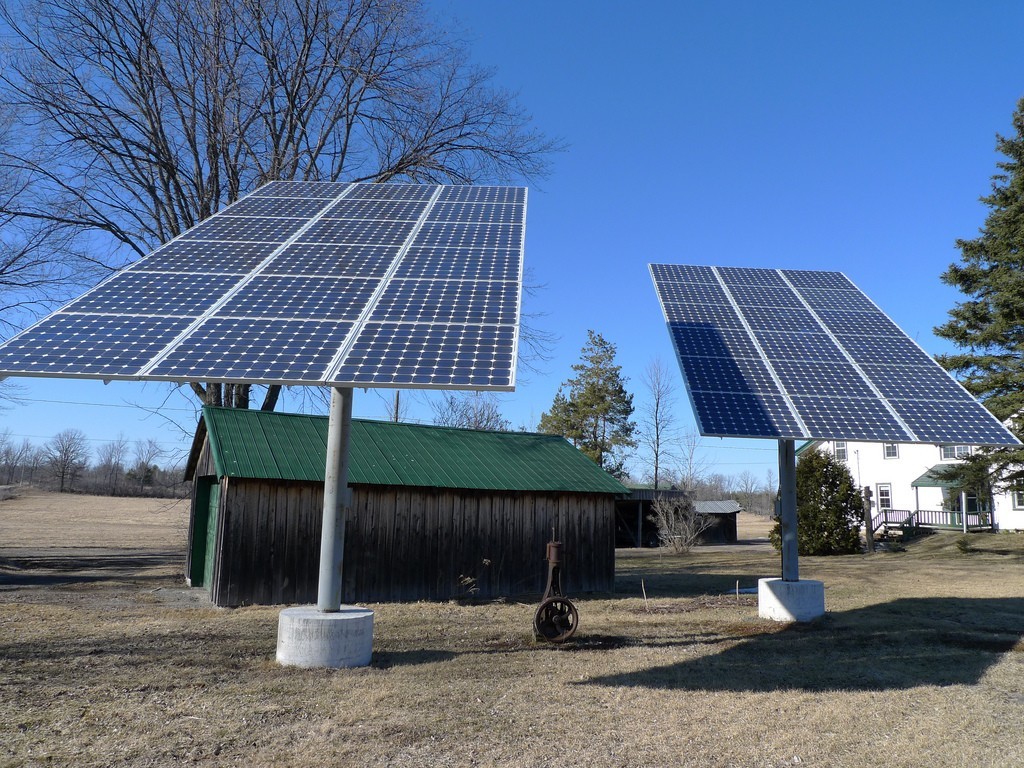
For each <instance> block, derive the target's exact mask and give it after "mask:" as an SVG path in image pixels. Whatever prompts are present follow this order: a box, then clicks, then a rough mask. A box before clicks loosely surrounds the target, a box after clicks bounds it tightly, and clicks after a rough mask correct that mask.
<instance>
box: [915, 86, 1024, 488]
mask: <svg viewBox="0 0 1024 768" xmlns="http://www.w3.org/2000/svg"><path fill="white" fill-rule="evenodd" d="M1013 129H1014V135H1012V136H1009V137H1007V136H1001V135H997V136H996V149H997V150H998V151H999V152H1000V153H1001V154H1002V155H1003V156H1004V157H1005V159H1004V160H1001V161H1000V162H998V163H996V167H997V168H998V169H999V172H998V173H996V174H995V175H994V176H993V177H992V191H991V193H990V194H988V195H985V196H984V197H982V198H981V202H983V203H984V204H985V205H986V206H988V208H989V213H988V215H987V217H986V219H985V225H984V226H983V227H982V228H981V231H980V234H979V236H978V237H976V238H974V239H973V240H957V242H956V245H957V248H959V249H960V254H961V261H960V263H955V264H951V265H950V267H949V269H947V270H946V272H945V273H943V275H942V281H943V282H944V283H946V284H947V285H951V286H953V287H955V288H958V289H959V290H960V291H961V292H963V293H964V294H965V295H966V297H967V298H966V299H965V300H964V301H962V302H960V303H959V304H957V305H956V307H954V308H953V309H951V310H950V311H949V317H950V319H949V320H948V321H947V322H946V323H945V324H944V325H941V326H939V327H938V328H936V329H935V333H936V334H937V335H939V336H940V337H942V338H944V339H949V340H950V341H952V342H953V343H954V344H956V346H957V347H959V348H960V349H961V350H963V351H962V352H959V353H957V354H950V355H941V356H940V357H939V362H940V363H941V364H942V365H943V366H944V367H945V368H946V369H947V370H948V371H950V372H952V373H953V374H954V375H956V376H957V377H958V378H959V379H960V381H961V382H962V383H963V385H964V386H965V387H966V388H967V389H968V390H969V391H970V392H971V393H972V394H973V395H974V396H975V397H978V398H979V399H980V400H981V401H982V402H983V403H984V404H985V406H986V407H987V408H988V409H989V410H990V411H992V413H993V414H995V416H996V417H997V418H999V419H1001V420H1004V421H1006V420H1007V419H1010V421H1009V426H1010V429H1011V430H1012V431H1013V432H1014V433H1015V434H1017V435H1018V436H1020V435H1021V434H1022V428H1024V419H1022V418H1021V415H1022V412H1024V99H1021V100H1020V101H1019V102H1018V103H1017V109H1016V111H1015V112H1014V113H1013ZM1021 466H1024V449H1014V448H999V449H986V450H982V451H978V452H976V453H975V454H974V455H973V456H972V457H971V458H970V459H969V460H968V462H967V466H965V467H963V468H962V469H958V470H955V471H954V472H953V474H955V475H957V476H958V477H957V478H954V477H949V479H959V481H960V484H961V485H962V486H963V487H965V488H972V489H973V490H977V491H979V492H985V491H986V490H987V489H986V488H985V485H986V483H985V479H986V478H987V477H992V478H998V479H999V480H1000V481H1001V482H1002V483H1003V484H1007V485H1014V484H1018V483H1019V482H1020V481H1021V479H1024V473H1022V472H1021V470H1020V469H1019V468H1020V467H1021Z"/></svg>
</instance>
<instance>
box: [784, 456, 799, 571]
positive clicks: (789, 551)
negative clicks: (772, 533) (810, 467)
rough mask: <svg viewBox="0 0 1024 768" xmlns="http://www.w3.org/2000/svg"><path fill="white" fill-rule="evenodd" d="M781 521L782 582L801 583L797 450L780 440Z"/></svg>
mask: <svg viewBox="0 0 1024 768" xmlns="http://www.w3.org/2000/svg"><path fill="white" fill-rule="evenodd" d="M779 521H780V523H781V525H780V527H781V528H782V580H783V581H800V561H799V555H798V548H797V538H796V527H797V518H796V448H795V447H794V442H793V441H792V440H779Z"/></svg>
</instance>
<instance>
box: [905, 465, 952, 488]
mask: <svg viewBox="0 0 1024 768" xmlns="http://www.w3.org/2000/svg"><path fill="white" fill-rule="evenodd" d="M951 466H952V465H951V464H936V465H935V466H934V467H932V468H931V469H929V470H928V471H927V472H925V473H924V474H923V475H921V476H920V477H919V478H917V480H915V481H914V482H912V483H911V484H910V487H911V488H956V487H957V484H956V483H955V482H952V481H950V480H944V479H943V478H942V477H941V474H942V473H943V472H944V471H945V470H947V469H949V467H951Z"/></svg>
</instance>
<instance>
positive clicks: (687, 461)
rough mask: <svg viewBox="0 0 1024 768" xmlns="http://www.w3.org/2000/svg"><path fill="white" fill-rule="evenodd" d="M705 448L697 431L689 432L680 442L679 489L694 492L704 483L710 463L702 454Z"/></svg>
mask: <svg viewBox="0 0 1024 768" xmlns="http://www.w3.org/2000/svg"><path fill="white" fill-rule="evenodd" d="M703 447H704V446H703V445H702V443H701V437H700V435H699V434H698V433H697V431H696V430H692V429H691V430H689V431H687V432H685V433H684V434H683V436H682V437H681V438H680V440H679V449H680V454H681V455H680V457H679V469H678V474H679V487H680V488H683V489H684V490H692V489H694V488H696V487H697V486H698V485H699V484H700V483H702V482H703V481H704V479H705V478H706V476H707V473H708V467H709V462H708V460H707V458H706V457H705V456H704V455H703V454H702V453H701V450H702V448H703Z"/></svg>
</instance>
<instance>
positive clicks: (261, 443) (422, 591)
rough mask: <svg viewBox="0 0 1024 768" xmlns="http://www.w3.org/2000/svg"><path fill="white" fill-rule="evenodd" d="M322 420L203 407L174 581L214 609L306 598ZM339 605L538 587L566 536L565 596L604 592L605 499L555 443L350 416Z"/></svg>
mask: <svg viewBox="0 0 1024 768" xmlns="http://www.w3.org/2000/svg"><path fill="white" fill-rule="evenodd" d="M326 451H327V418H326V417H322V416H308V415H299V414H282V413H272V412H267V411H256V410H246V409H236V408H214V407H205V408H203V413H202V418H201V420H200V423H199V427H198V429H197V430H196V435H195V439H194V441H193V445H192V451H191V453H190V456H189V462H188V466H187V469H186V476H187V477H188V478H189V479H191V480H193V481H194V482H193V497H192V514H191V524H190V527H189V548H188V560H187V564H186V576H187V578H188V580H189V581H190V583H191V584H192V585H193V586H203V587H205V588H207V589H209V590H210V595H211V599H212V600H213V602H214V603H216V604H217V605H224V606H231V605H245V604H252V603H256V604H285V603H309V602H315V601H316V590H317V575H318V558H319V551H320V550H319V547H320V525H321V517H322V505H323V481H324V466H325V456H326ZM349 485H350V487H351V488H352V509H351V515H350V518H349V520H348V521H347V524H346V534H345V555H344V563H345V565H344V567H345V573H344V575H343V590H344V599H345V600H347V601H351V602H369V601H389V600H420V599H436V600H444V599H451V598H456V597H479V598H493V597H499V596H509V595H515V594H523V593H531V592H539V591H541V590H542V589H543V587H544V581H545V579H546V575H547V574H546V567H545V564H544V560H543V557H544V551H545V543H546V542H547V541H548V540H549V539H550V538H551V536H552V532H554V534H555V535H556V536H557V537H558V538H559V539H560V540H561V541H562V542H563V553H564V555H563V574H564V576H563V579H564V582H565V586H566V588H567V589H570V590H572V591H574V592H591V591H607V590H610V589H611V587H612V580H613V577H614V568H615V549H614V546H615V545H614V542H615V524H614V514H615V512H614V510H615V499H616V497H617V496H619V495H621V494H625V493H628V489H626V488H625V487H624V486H623V485H621V484H620V483H619V482H618V481H617V480H616V479H615V478H613V477H612V476H611V475H609V474H607V473H606V472H604V471H603V470H601V469H600V468H599V467H598V466H597V465H596V464H594V463H593V462H592V461H591V460H590V459H588V458H587V457H586V456H584V455H583V454H582V453H580V452H579V451H578V450H576V449H575V448H574V447H573V446H572V445H570V444H569V443H568V442H567V441H565V440H564V439H562V438H560V437H557V436H552V435H540V434H532V433H525V432H490V431H478V430H467V429H454V428H449V427H437V426H422V425H414V424H401V423H393V422H381V421H368V420H362V419H353V421H352V435H351V447H350V466H349Z"/></svg>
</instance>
